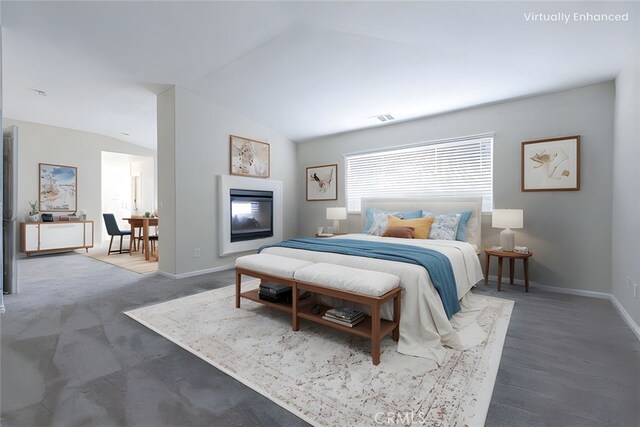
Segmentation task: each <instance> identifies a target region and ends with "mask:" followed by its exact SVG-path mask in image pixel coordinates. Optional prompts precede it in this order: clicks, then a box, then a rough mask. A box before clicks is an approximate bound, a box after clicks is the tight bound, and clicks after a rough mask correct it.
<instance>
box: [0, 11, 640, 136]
mask: <svg viewBox="0 0 640 427" xmlns="http://www.w3.org/2000/svg"><path fill="white" fill-rule="evenodd" d="M639 5H640V4H639V3H638V2H604V3H598V2H561V3H558V2H527V3H522V2H177V1H176V2H146V1H145V2H98V1H87V2H10V1H3V2H2V5H1V10H0V11H1V22H2V38H3V39H2V43H3V46H2V47H3V49H2V55H3V58H2V59H3V104H4V105H3V108H4V113H3V114H4V116H5V117H9V118H14V119H20V120H26V121H33V122H39V123H45V124H50V125H55V126H62V127H68V128H72V129H78V130H84V131H89V132H94V133H98V134H103V135H108V136H112V137H115V138H118V139H122V140H125V141H128V142H132V143H135V144H139V145H142V146H146V147H151V148H154V147H155V145H156V100H155V97H156V94H158V93H160V92H162V91H163V90H165V89H166V88H167V87H169V86H171V85H179V86H182V87H185V88H188V89H190V90H193V91H194V92H197V93H199V94H201V95H203V96H206V97H208V98H210V99H211V100H213V101H214V102H215V103H217V104H219V105H221V106H223V107H225V108H227V109H230V110H233V111H236V112H238V113H241V114H243V115H245V116H247V117H249V118H251V119H253V120H255V121H257V122H259V123H262V124H264V125H267V126H269V127H271V128H273V129H274V130H277V131H279V132H280V133H282V134H283V135H285V136H287V137H289V138H290V139H292V140H295V141H298V142H304V141H306V140H309V139H312V138H315V137H319V136H323V135H327V134H333V133H338V132H344V131H349V130H354V129H360V128H364V127H368V126H375V125H376V121H375V120H372V119H370V118H369V117H371V116H374V115H378V114H384V113H390V114H392V115H393V116H395V117H396V118H397V119H398V120H410V119H414V118H417V117H422V116H426V115H432V114H438V113H442V112H446V111H451V110H455V109H461V108H466V107H469V106H473V105H479V104H483V103H490V102H496V101H500V100H504V99H511V98H516V97H522V96H527V95H531V94H536V93H542V92H549V91H555V90H560V89H565V88H571V87H577V86H581V85H586V84H590V83H595V82H600V81H605V80H609V79H612V78H614V77H615V76H616V74H617V73H618V72H619V70H620V68H621V67H622V65H623V63H624V60H625V57H626V54H627V52H628V50H629V48H630V46H632V45H634V44H636V45H637V44H638V42H639V40H640V22H638V19H639V18H640V7H639ZM576 12H578V13H580V12H590V13H592V14H593V13H605V12H606V13H622V14H624V13H626V12H628V13H629V21H626V22H574V21H573V20H571V21H570V22H568V23H562V22H539V21H536V22H533V21H531V20H527V13H551V14H557V13H567V14H570V15H571V17H572V18H573V13H576ZM34 89H37V90H42V91H45V92H46V93H47V96H46V97H45V96H41V95H39V94H38V93H37V92H35V91H34ZM123 133H126V134H129V136H126V135H124V134H123Z"/></svg>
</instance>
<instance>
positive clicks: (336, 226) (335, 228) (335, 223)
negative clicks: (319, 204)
mask: <svg viewBox="0 0 640 427" xmlns="http://www.w3.org/2000/svg"><path fill="white" fill-rule="evenodd" d="M339 230H340V221H339V220H337V219H334V220H333V232H334V233H337V232H338V231H339Z"/></svg>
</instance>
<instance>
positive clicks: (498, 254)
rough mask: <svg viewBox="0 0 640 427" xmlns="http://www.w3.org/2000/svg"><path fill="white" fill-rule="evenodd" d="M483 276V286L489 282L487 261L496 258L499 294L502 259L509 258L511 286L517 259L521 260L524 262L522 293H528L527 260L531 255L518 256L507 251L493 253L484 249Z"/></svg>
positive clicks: (491, 250)
mask: <svg viewBox="0 0 640 427" xmlns="http://www.w3.org/2000/svg"><path fill="white" fill-rule="evenodd" d="M484 253H485V256H486V258H485V274H484V284H485V285H486V284H487V283H488V281H489V260H490V259H491V256H495V257H498V292H500V284H501V282H502V259H503V258H509V279H510V283H511V284H512V285H513V270H514V267H515V263H516V260H517V259H521V260H522V261H523V262H524V291H525V292H529V258H531V257H532V256H533V253H531V252H529V253H527V254H519V253H517V252H507V251H494V250H493V249H485V250H484Z"/></svg>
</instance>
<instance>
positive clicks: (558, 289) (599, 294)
mask: <svg viewBox="0 0 640 427" xmlns="http://www.w3.org/2000/svg"><path fill="white" fill-rule="evenodd" d="M489 280H493V281H497V280H498V278H497V277H496V276H489ZM513 283H514V284H516V285H522V286H524V280H522V279H514V281H513ZM505 284H506V285H508V284H509V277H507V280H506V281H505V279H504V277H503V278H502V285H505ZM529 286H530V287H534V288H536V289H540V290H543V291H547V292H556V293H559V294H569V295H578V296H581V297H589V298H600V299H607V300H609V301H611V304H613V306H614V307H615V308H616V309H617V310H618V312H619V313H620V315H621V316H622V318H623V319H624V320H625V322H627V325H629V327H630V328H631V330H632V331H633V333H634V334H636V336H637V337H638V339H640V326H638V324H637V323H636V322H635V321H634V320H633V318H632V317H631V315H630V314H629V313H628V312H627V310H625V308H624V306H623V305H622V304H620V301H618V299H617V298H616V297H615V296H614V295H613V294H609V293H606V292H595V291H585V290H583V289H572V288H563V287H560V286H550V285H543V284H542V283H537V282H533V281H531V280H530V281H529Z"/></svg>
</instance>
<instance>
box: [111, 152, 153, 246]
mask: <svg viewBox="0 0 640 427" xmlns="http://www.w3.org/2000/svg"><path fill="white" fill-rule="evenodd" d="M134 176H135V177H138V178H139V179H140V193H139V194H138V196H137V197H138V200H137V207H138V210H137V211H134V210H133V205H134V204H133V194H132V191H133V183H132V177H134ZM155 180H156V173H155V159H154V158H153V157H147V156H134V155H131V154H123V153H112V152H109V151H103V152H102V212H110V213H113V214H114V215H115V217H116V221H117V222H118V226H119V227H120V229H121V230H125V229H129V228H130V227H129V223H128V222H126V221H123V220H122V218H127V217H129V216H131V215H142V214H144V213H145V212H150V213H153V211H154V210H155V209H156V181H155ZM102 229H103V230H102V238H103V240H108V239H109V235H108V234H107V231H106V227H105V226H104V224H103V226H102Z"/></svg>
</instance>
